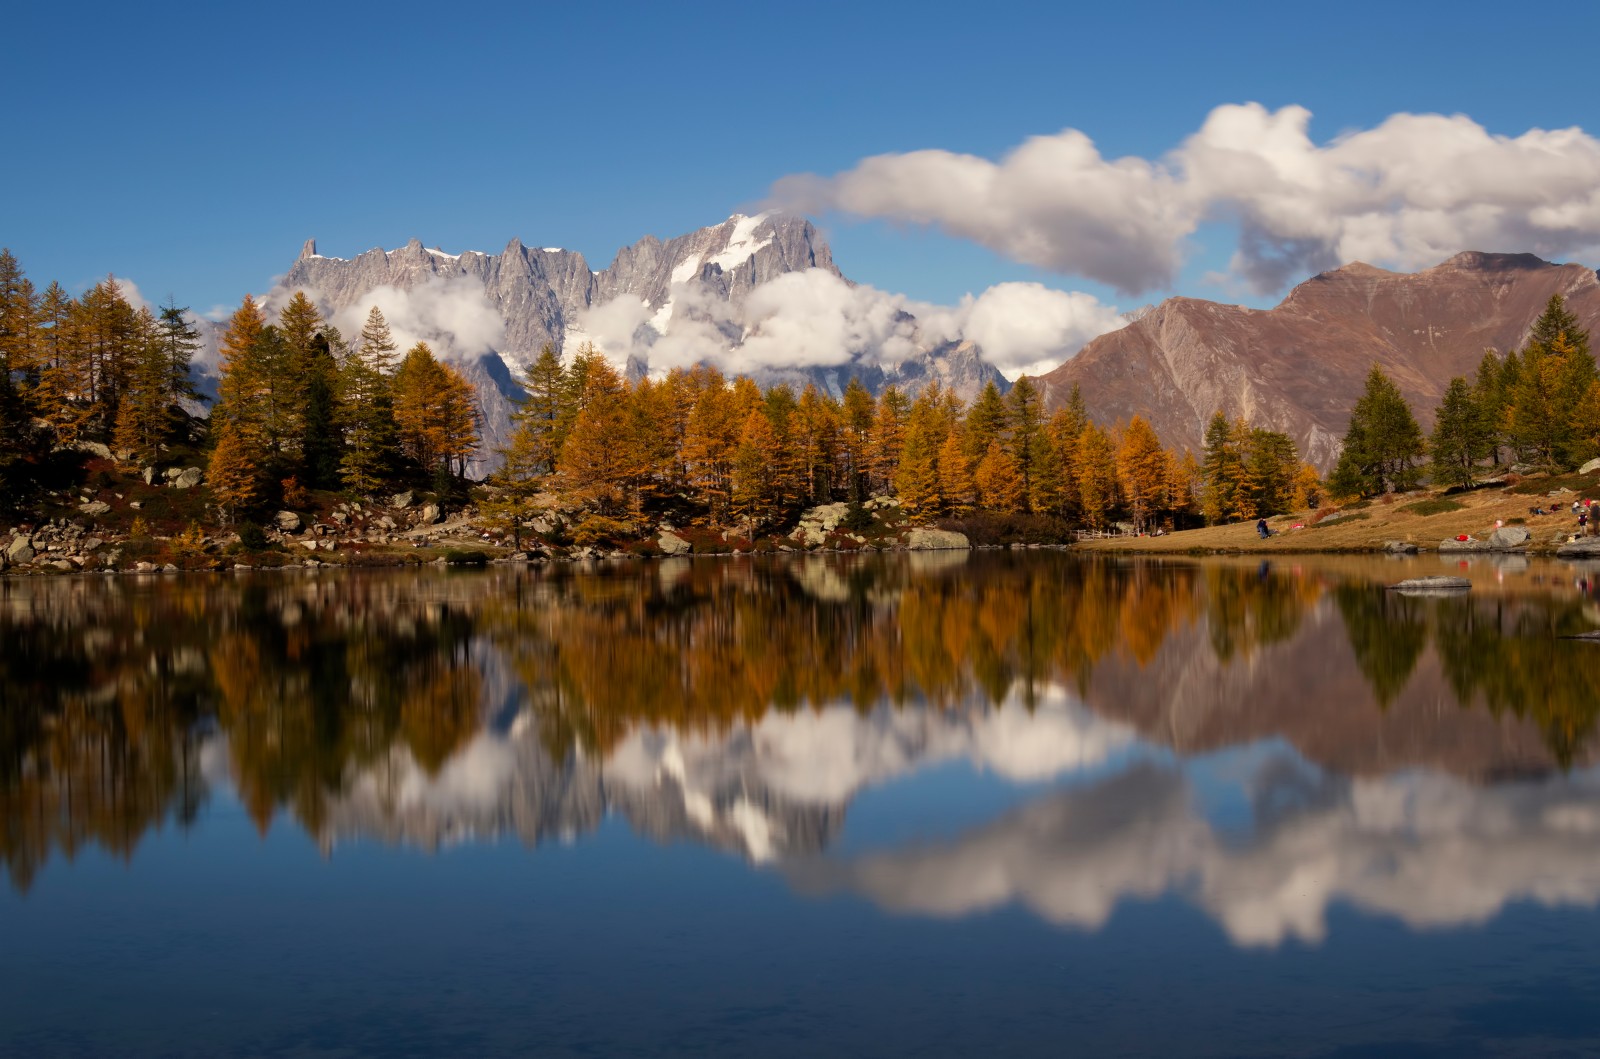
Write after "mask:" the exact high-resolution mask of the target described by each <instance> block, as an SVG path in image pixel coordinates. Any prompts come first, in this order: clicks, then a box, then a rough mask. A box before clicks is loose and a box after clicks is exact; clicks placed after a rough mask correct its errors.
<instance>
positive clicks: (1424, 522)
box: [1077, 475, 1600, 553]
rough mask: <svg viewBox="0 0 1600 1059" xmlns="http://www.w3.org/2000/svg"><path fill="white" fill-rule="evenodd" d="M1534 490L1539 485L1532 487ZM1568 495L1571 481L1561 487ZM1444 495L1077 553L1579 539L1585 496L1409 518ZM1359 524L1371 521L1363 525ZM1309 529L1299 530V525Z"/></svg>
mask: <svg viewBox="0 0 1600 1059" xmlns="http://www.w3.org/2000/svg"><path fill="white" fill-rule="evenodd" d="M1585 477H1586V479H1587V481H1588V482H1589V488H1591V489H1592V488H1594V487H1595V486H1596V485H1600V475H1587V476H1585ZM1529 481H1530V482H1532V481H1533V479H1530V480H1529ZM1556 482H1558V483H1559V484H1561V485H1566V486H1568V487H1569V488H1570V487H1571V485H1572V483H1571V480H1570V476H1569V477H1568V478H1561V479H1558V480H1556ZM1439 495H1440V494H1439V493H1437V492H1434V493H1416V494H1408V495H1405V496H1400V497H1388V498H1385V500H1387V502H1385V500H1379V501H1377V502H1374V503H1372V504H1370V505H1368V506H1366V507H1363V508H1361V509H1360V510H1359V511H1356V512H1352V513H1351V514H1350V515H1348V516H1346V518H1344V519H1338V520H1331V521H1325V522H1322V523H1319V524H1315V525H1313V523H1312V519H1313V518H1315V517H1316V515H1317V514H1318V513H1317V512H1301V513H1299V514H1296V515H1283V516H1279V517H1277V518H1270V519H1268V520H1267V524H1268V525H1269V526H1271V527H1272V530H1273V536H1272V537H1270V538H1268V539H1266V540H1262V539H1260V538H1259V537H1257V536H1256V529H1255V523H1254V522H1247V523H1239V524H1237V525H1232V526H1208V527H1206V528H1205V529H1197V530H1185V531H1184V532H1182V533H1171V534H1168V535H1166V536H1164V537H1125V538H1121V539H1117V540H1100V541H1084V542H1083V543H1081V544H1079V545H1077V547H1080V548H1084V549H1092V550H1096V551H1114V552H1122V551H1126V552H1167V553H1173V552H1177V553H1184V552H1200V553H1204V552H1251V553H1256V552H1260V553H1272V552H1369V551H1375V550H1379V549H1381V548H1382V547H1383V545H1384V543H1385V542H1387V541H1408V542H1410V543H1412V544H1415V545H1417V546H1418V547H1422V548H1432V547H1435V546H1437V545H1438V543H1439V542H1440V541H1441V540H1445V539H1447V538H1452V537H1455V536H1457V535H1459V534H1462V533H1469V534H1471V535H1472V536H1474V537H1477V538H1479V539H1480V540H1481V539H1484V538H1487V537H1488V536H1489V534H1491V533H1493V532H1494V528H1495V521H1496V520H1497V519H1499V520H1504V521H1507V522H1509V521H1510V520H1512V519H1520V520H1522V522H1523V524H1524V525H1526V527H1527V529H1528V530H1529V532H1531V533H1532V534H1533V539H1532V540H1531V541H1530V542H1529V544H1530V546H1531V549H1532V550H1547V549H1550V548H1553V547H1554V546H1555V545H1556V544H1557V543H1559V542H1561V541H1564V540H1566V539H1567V535H1568V534H1571V533H1575V532H1577V529H1578V520H1577V516H1575V515H1573V514H1572V513H1571V511H1570V508H1571V505H1572V501H1573V500H1574V499H1575V498H1576V497H1578V496H1579V495H1580V493H1579V492H1567V493H1562V494H1561V495H1560V496H1558V497H1547V496H1545V495H1544V494H1543V492H1540V493H1538V494H1535V495H1531V496H1530V495H1527V494H1519V493H1513V492H1511V491H1510V490H1509V489H1480V490H1477V491H1475V492H1471V493H1458V494H1455V495H1453V496H1451V497H1450V499H1451V500H1453V501H1455V502H1456V503H1458V504H1460V505H1461V508H1460V510H1457V511H1445V512H1440V513H1438V514H1433V515H1421V514H1418V513H1417V512H1416V511H1414V510H1410V511H1408V510H1406V509H1407V507H1409V506H1411V505H1414V504H1415V503H1416V502H1418V501H1425V500H1428V499H1431V498H1435V497H1438V496H1439ZM1551 504H1555V505H1557V506H1558V510H1557V513H1556V514H1553V515H1533V514H1530V513H1529V508H1532V507H1535V506H1541V507H1544V508H1546V509H1548V508H1549V507H1550V505H1551ZM1359 516H1365V517H1364V518H1363V517H1359ZM1297 524H1299V525H1304V526H1306V527H1307V528H1305V529H1298V530H1297V529H1293V528H1292V527H1293V526H1295V525H1297Z"/></svg>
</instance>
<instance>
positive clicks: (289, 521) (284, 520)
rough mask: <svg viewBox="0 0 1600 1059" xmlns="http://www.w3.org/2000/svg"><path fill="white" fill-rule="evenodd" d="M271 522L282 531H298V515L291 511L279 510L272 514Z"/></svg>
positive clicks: (299, 523)
mask: <svg viewBox="0 0 1600 1059" xmlns="http://www.w3.org/2000/svg"><path fill="white" fill-rule="evenodd" d="M272 524H273V525H275V526H277V527H278V529H280V530H282V531H283V532H284V533H298V532H300V525H301V522H300V516H299V515H297V514H295V513H294V512H293V511H280V512H278V513H277V514H276V515H273V516H272Z"/></svg>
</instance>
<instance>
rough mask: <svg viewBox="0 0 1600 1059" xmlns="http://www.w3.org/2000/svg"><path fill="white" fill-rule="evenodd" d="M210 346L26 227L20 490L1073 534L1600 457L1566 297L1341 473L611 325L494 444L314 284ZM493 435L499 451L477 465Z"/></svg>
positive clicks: (413, 354)
mask: <svg viewBox="0 0 1600 1059" xmlns="http://www.w3.org/2000/svg"><path fill="white" fill-rule="evenodd" d="M200 345H201V343H200V336H199V333H198V331H197V329H196V326H195V321H194V318H193V317H192V316H191V315H190V314H189V312H188V310H186V309H184V308H180V307H178V306H177V305H176V304H168V305H166V306H164V307H161V308H160V309H158V310H152V309H150V308H148V307H146V306H142V305H140V306H135V305H133V304H132V303H130V302H129V300H128V299H127V297H126V296H125V294H124V292H123V290H122V288H121V287H120V286H119V284H118V283H117V281H116V280H115V279H114V278H113V277H107V278H106V279H105V280H103V281H101V282H100V283H97V284H96V285H95V286H94V287H92V288H90V289H89V290H88V291H86V292H84V293H83V294H82V295H81V296H79V297H76V298H74V297H71V296H69V295H68V294H67V292H66V291H65V290H63V288H62V287H61V285H60V284H59V283H51V284H50V285H49V286H48V287H47V288H46V289H45V290H44V291H43V292H42V293H41V292H39V291H38V290H36V288H35V287H34V285H33V283H32V282H31V281H30V280H29V279H28V278H27V277H26V275H25V274H24V272H23V270H22V268H21V266H20V264H19V263H18V262H17V261H16V259H15V258H14V257H13V256H12V254H11V253H10V251H0V510H4V511H5V512H6V513H7V514H8V515H10V516H12V517H14V518H18V519H22V520H28V519H39V518H47V517H50V516H51V515H54V514H60V513H62V512H63V511H67V510H70V504H67V503H66V502H65V501H66V500H70V499H71V497H70V495H69V494H70V493H71V492H72V491H74V490H78V489H79V488H80V487H81V486H82V484H83V482H84V480H85V478H86V476H87V475H88V474H89V466H90V465H91V464H93V462H94V461H95V460H96V459H99V460H101V461H102V465H101V466H100V467H99V470H98V473H99V474H100V475H101V476H102V479H104V477H105V476H106V475H116V474H120V475H124V476H132V475H137V474H139V473H140V472H141V470H143V469H146V468H151V467H154V466H157V465H161V464H164V463H167V464H170V463H173V462H176V461H178V460H180V459H184V460H192V461H194V462H195V463H197V464H199V465H203V466H204V468H205V475H204V487H203V495H204V497H205V505H204V508H203V511H204V514H203V517H200V518H196V519H195V521H197V522H204V523H205V525H204V527H191V528H192V529H194V531H195V532H199V531H200V530H201V529H202V528H203V529H204V530H207V531H211V530H216V531H223V530H226V529H228V528H232V529H234V530H239V529H241V528H242V527H245V526H249V525H253V524H255V523H256V522H258V521H261V520H265V519H267V518H270V517H271V514H272V512H274V511H277V510H280V509H284V508H289V509H301V510H305V509H311V508H314V507H317V506H319V505H321V506H327V505H328V504H330V503H332V502H334V501H335V500H337V499H339V498H343V499H346V500H355V499H365V498H373V497H382V496H386V495H388V494H390V493H392V492H394V491H396V490H400V489H413V488H415V489H422V490H426V491H429V492H430V493H431V494H432V495H434V496H436V497H437V498H438V499H439V501H440V502H441V503H444V504H448V505H453V506H455V507H457V508H461V507H466V506H469V505H470V506H472V507H473V508H474V510H475V511H476V512H477V514H478V516H479V517H480V519H481V521H482V522H483V523H484V524H485V525H487V526H490V527H494V528H496V529H497V530H499V531H501V532H504V533H506V534H508V535H510V536H512V537H513V538H515V539H516V540H517V541H518V543H520V540H521V536H522V530H523V529H524V528H525V527H527V526H529V525H531V524H533V522H534V521H535V520H536V519H538V518H539V517H540V516H541V515H542V514H544V513H547V512H550V511H558V512H560V513H562V515H563V516H564V517H565V518H567V519H568V521H570V522H572V523H573V524H575V525H576V526H577V527H578V528H579V530H580V531H581V533H580V536H581V535H584V534H586V535H587V537H588V538H590V539H613V540H616V539H625V538H628V537H630V536H634V537H638V536H645V535H648V534H649V533H650V532H651V529H652V527H653V526H654V525H656V524H660V523H667V522H669V521H670V522H671V523H672V524H677V525H696V526H703V527H708V528H711V529H716V530H721V531H723V532H724V533H725V534H736V535H739V536H741V537H743V538H746V539H754V538H757V537H760V536H762V535H764V534H777V533H780V532H782V531H783V530H784V529H785V528H787V527H790V526H793V525H794V524H795V523H796V521H797V520H798V519H799V518H800V516H801V514H802V513H803V512H804V511H806V510H807V509H809V508H812V507H815V506H816V505H819V504H829V503H845V504H848V505H849V506H850V513H849V516H848V517H847V520H846V526H847V528H851V529H853V528H857V527H860V526H864V525H865V524H866V523H867V522H868V521H870V516H869V515H868V514H867V513H866V512H865V510H864V509H863V506H862V505H863V504H864V502H866V501H868V500H869V499H871V498H874V497H880V498H882V497H886V498H892V499H893V502H894V503H895V504H896V505H897V506H898V508H899V510H900V511H901V512H902V513H903V514H904V515H905V516H907V517H908V518H909V520H911V521H912V522H915V523H919V524H935V523H937V524H941V525H946V526H951V527H953V528H962V527H971V526H972V525H974V524H975V520H976V522H981V521H982V520H983V519H985V518H999V519H1004V520H1010V524H1012V525H1023V526H1026V527H1027V528H1028V531H1029V532H1030V533H1031V534H1032V535H1033V537H1034V539H1038V538H1040V537H1043V538H1045V539H1063V540H1064V539H1068V538H1069V536H1070V533H1071V531H1072V530H1073V529H1076V528H1080V527H1088V528H1103V527H1107V526H1111V525H1113V524H1118V525H1121V526H1123V527H1124V528H1125V529H1127V530H1129V531H1132V532H1152V531H1156V530H1163V531H1170V530H1174V529H1182V528H1186V527H1189V526H1194V525H1199V524H1201V523H1202V522H1205V523H1211V524H1216V523H1223V522H1234V521H1240V520H1253V519H1256V518H1259V517H1265V516H1271V515H1277V514H1284V513H1289V512H1295V511H1303V510H1306V509H1308V508H1311V507H1315V506H1316V505H1318V504H1319V503H1320V502H1321V500H1322V499H1323V497H1324V495H1326V496H1328V497H1331V498H1333V499H1336V500H1338V499H1347V498H1355V497H1361V496H1370V495H1374V494H1378V493H1383V492H1388V491H1399V490H1408V489H1413V488H1416V487H1417V486H1418V485H1420V484H1422V483H1424V482H1427V481H1430V480H1431V482H1432V484H1433V485H1435V486H1440V487H1443V486H1458V487H1470V486H1472V485H1474V484H1476V482H1477V481H1478V480H1479V479H1480V478H1482V477H1484V476H1485V472H1486V470H1489V471H1492V470H1493V469H1494V468H1498V467H1500V466H1502V464H1505V465H1510V464H1518V465H1522V466H1523V469H1527V468H1528V467H1534V468H1538V469H1545V470H1556V469H1562V468H1571V467H1575V466H1577V465H1578V464H1580V463H1581V462H1583V461H1585V460H1587V459H1589V458H1591V457H1593V456H1595V455H1597V454H1600V377H1597V375H1596V370H1595V363H1594V359H1593V357H1592V356H1591V354H1590V352H1589V348H1588V347H1589V339H1588V335H1587V334H1586V333H1585V332H1584V330H1583V329H1582V328H1581V327H1580V326H1579V325H1578V322H1577V320H1576V319H1575V318H1574V317H1573V316H1572V315H1571V314H1570V313H1569V312H1567V310H1566V309H1565V307H1564V305H1563V304H1562V301H1561V298H1560V296H1559V295H1557V296H1554V297H1552V299H1551V301H1550V303H1549V305H1548V307H1547V308H1546V310H1545V312H1544V313H1543V315H1542V316H1541V317H1540V318H1539V320H1538V321H1537V322H1536V324H1535V325H1534V326H1533V328H1532V331H1531V333H1530V337H1529V339H1528V341H1527V343H1526V345H1525V346H1524V348H1522V349H1521V350H1517V351H1512V352H1510V353H1508V354H1505V355H1503V356H1502V355H1501V354H1500V353H1498V352H1497V351H1494V350H1488V351H1486V352H1485V354H1484V356H1483V359H1482V362H1481V363H1480V365H1479V367H1478V370H1477V373H1476V376H1475V378H1473V379H1471V380H1468V379H1465V378H1458V379H1453V380H1451V382H1450V384H1449V387H1448V388H1447V390H1446V392H1445V396H1444V401H1443V404H1442V405H1441V407H1440V409H1439V411H1438V414H1437V419H1436V424H1435V427H1434V429H1433V431H1432V434H1431V436H1425V435H1424V434H1423V432H1422V430H1421V428H1420V427H1419V426H1418V423H1417V420H1416V417H1415V415H1414V413H1413V411H1412V409H1411V407H1410V406H1409V405H1408V404H1407V402H1406V401H1405V399H1404V398H1403V397H1402V395H1401V393H1400V391H1399V389H1398V388H1397V387H1396V385H1395V384H1394V382H1393V381H1391V380H1390V379H1389V377H1388V376H1387V375H1386V374H1385V373H1384V372H1383V371H1382V369H1381V368H1380V367H1378V366H1376V365H1375V366H1374V367H1373V370H1372V374H1371V376H1370V377H1369V379H1368V385H1367V391H1366V393H1365V395H1364V396H1363V397H1362V399H1361V400H1360V401H1359V402H1358V403H1357V404H1356V406H1355V408H1354V409H1352V413H1351V420H1350V427H1349V431H1348V433H1347V435H1346V437H1345V439H1344V447H1343V452H1342V455H1341V457H1340V459H1339V462H1338V464H1337V466H1336V467H1335V468H1334V470H1333V472H1332V474H1331V475H1330V476H1329V478H1328V481H1327V482H1326V483H1324V482H1322V481H1321V480H1320V479H1319V477H1318V474H1317V472H1316V470H1315V468H1313V467H1311V466H1310V465H1309V464H1306V463H1304V462H1303V461H1302V460H1301V458H1300V454H1299V453H1298V451H1297V450H1296V447H1295V444H1294V442H1293V440H1292V439H1291V438H1290V437H1289V435H1288V434H1286V433H1282V432H1278V431H1274V430H1269V429H1266V428H1264V427H1261V426H1258V425H1255V424H1252V423H1250V422H1247V421H1246V420H1244V419H1240V418H1234V419H1230V418H1229V417H1227V416H1226V415H1224V414H1223V413H1222V412H1221V411H1218V412H1217V413H1216V414H1215V415H1213V416H1212V418H1211V420H1210V422H1209V424H1208V426H1207V428H1206V431H1205V435H1204V446H1203V448H1202V451H1201V452H1200V453H1198V454H1196V453H1193V452H1191V451H1188V450H1182V451H1180V450H1178V449H1176V448H1174V447H1169V446H1165V445H1163V443H1162V440H1161V439H1160V438H1159V437H1158V436H1157V434H1156V432H1155V430H1154V429H1153V428H1152V427H1151V426H1150V424H1149V423H1148V422H1147V421H1146V420H1145V419H1144V418H1143V417H1141V416H1137V415H1136V416H1134V417H1133V418H1132V419H1131V421H1128V422H1119V423H1114V424H1101V423H1097V422H1095V421H1094V420H1093V419H1092V418H1091V417H1090V415H1089V414H1088V412H1087V410H1086V405H1085V401H1084V398H1083V395H1082V394H1080V393H1079V392H1078V391H1077V390H1076V389H1074V390H1073V392H1072V393H1071V394H1070V395H1068V397H1067V399H1066V400H1064V401H1062V402H1061V403H1060V406H1059V407H1058V408H1056V409H1055V410H1054V411H1050V412H1047V410H1046V408H1045V402H1044V400H1043V395H1042V393H1041V391H1040V388H1039V386H1038V385H1037V384H1036V383H1035V382H1034V380H1032V379H1030V378H1028V377H1026V376H1023V377H1021V378H1019V379H1017V380H1016V382H1015V383H1014V384H1012V386H1011V387H1010V389H1009V391H1008V392H1005V393H1002V392H1001V390H1000V388H999V387H997V386H995V385H994V384H992V383H991V384H989V385H988V386H986V387H985V388H984V389H983V390H982V391H981V392H980V393H979V394H978V395H977V396H976V397H975V398H974V399H973V400H972V401H971V402H970V403H968V402H964V401H963V400H961V399H960V397H959V396H958V395H956V394H955V393H953V392H951V391H949V390H946V389H944V388H943V387H941V386H940V385H939V384H938V383H937V382H933V383H930V384H928V385H926V386H924V387H923V388H921V389H920V390H919V391H917V392H915V393H907V392H903V391H902V390H900V389H898V388H896V387H894V386H890V387H888V388H886V389H885V390H883V392H882V393H880V394H877V395H873V394H872V393H870V392H869V391H868V390H867V389H866V388H864V387H863V386H862V385H861V383H860V382H859V381H858V380H855V379H852V380H850V382H849V384H848V385H847V386H846V387H845V388H844V389H843V391H842V392H841V393H839V394H837V395H835V394H830V393H827V392H823V391H821V390H819V389H818V388H817V387H815V386H814V385H808V386H807V387H805V388H804V389H803V390H801V391H800V392H798V393H797V392H795V390H794V389H793V388H791V387H790V386H787V385H777V386H772V387H769V388H767V389H765V390H763V389H762V388H761V387H760V386H758V385H757V384H756V383H755V382H754V381H753V380H751V379H750V378H748V377H743V376H740V377H735V378H731V379H730V378H727V377H725V376H724V375H723V374H722V373H720V372H719V371H718V370H717V369H715V368H712V367H706V366H699V367H694V368H689V369H675V370H673V371H671V372H669V373H667V374H665V375H662V376H660V377H642V378H629V377H626V376H624V375H623V374H622V373H621V372H619V370H618V369H617V367H616V366H615V365H613V364H612V363H611V361H610V360H608V359H607V358H606V357H605V356H604V355H603V354H602V353H600V352H599V351H597V350H596V349H595V348H594V347H593V346H589V345H586V346H584V347H582V348H580V349H579V350H578V351H577V352H576V353H575V354H574V355H572V356H570V357H568V358H563V357H562V356H560V355H559V354H558V352H557V351H556V350H554V349H552V348H549V347H546V348H545V349H543V350H542V351H541V352H540V354H539V355H538V356H537V358H536V359H535V360H534V361H533V362H532V364H531V365H530V366H529V367H528V369H527V371H526V372H525V374H524V376H523V377H522V378H521V379H520V380H519V381H520V383H521V385H522V387H523V389H524V391H525V397H524V399H523V400H522V402H521V405H520V408H519V410H518V411H517V413H516V415H515V418H514V428H513V430H512V432H511V435H510V436H509V437H508V438H505V439H503V443H502V444H498V445H494V446H486V444H485V442H484V439H483V438H482V437H481V436H480V428H481V418H482V417H481V415H480V412H479V409H478V407H477V403H476V398H475V393H474V390H473V387H472V385H471V384H470V383H469V382H468V380H467V379H466V378H464V377H463V375H462V374H461V372H460V371H458V370H457V369H456V368H455V367H454V366H453V365H451V364H450V363H449V362H448V361H445V360H442V359H440V358H439V357H438V356H436V355H435V353H434V351H433V350H432V349H430V348H429V346H428V345H427V344H426V343H417V344H416V345H414V346H412V347H411V348H409V349H407V350H405V351H404V352H402V351H401V350H400V349H399V348H398V347H397V344H396V342H395V339H394V337H393V335H392V334H391V331H390V328H389V326H388V324H387V322H386V321H385V319H384V317H383V314H382V312H381V311H379V309H378V308H377V307H376V306H374V307H372V308H371V309H370V311H369V313H368V315H367V317H366V322H365V324H364V326H363V327H362V329H361V331H360V333H359V334H358V335H356V336H354V337H353V338H351V339H347V338H346V337H345V336H344V335H342V334H340V333H339V331H338V329H337V328H336V327H334V326H332V325H331V324H330V323H329V322H328V321H327V320H325V319H324V318H323V316H322V314H321V313H320V312H319V310H318V308H317V306H316V305H315V304H314V303H313V302H312V301H311V299H310V298H308V297H307V296H306V294H305V293H304V292H297V293H295V294H294V295H293V296H292V297H291V298H290V299H289V300H288V301H287V302H286V303H285V304H284V305H283V306H282V308H281V309H280V310H279V311H278V312H277V313H276V315H275V316H273V317H272V318H270V319H269V315H268V312H267V310H266V309H265V308H264V307H263V306H262V305H260V304H258V303H257V302H256V301H255V300H254V299H253V298H251V297H249V296H246V297H245V298H244V299H243V301H242V303H241V304H240V306H239V308H238V309H237V310H236V311H235V312H234V313H233V314H232V317H231V319H229V321H228V322H227V325H226V328H225V329H224V330H222V332H221V335H220V340H219V350H218V352H219V359H218V364H217V374H218V378H217V394H216V399H215V402H214V404H212V406H211V407H210V408H209V409H206V408H205V407H204V406H205V403H206V402H205V401H204V400H203V399H202V398H201V396H200V393H199V391H198V389H197V386H196V383H195V377H194V370H193V367H194V366H193V359H194V356H195V354H196V352H197V350H198V349H199V348H200ZM491 449H492V453H493V456H494V457H495V459H494V460H493V461H491V462H493V463H495V464H497V465H498V466H497V469H496V470H495V471H494V473H492V474H490V475H488V476H486V477H484V478H481V479H479V478H475V477H474V476H473V475H474V473H475V469H478V468H481V467H483V466H485V457H486V456H489V455H490V451H489V450H491ZM107 464H108V465H109V467H108V466H105V465H107ZM181 528H182V527H171V529H172V530H173V531H176V530H178V529H181ZM725 539H727V538H726V537H725Z"/></svg>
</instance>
